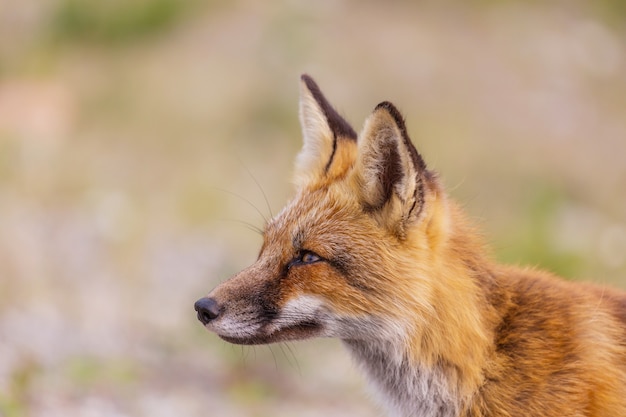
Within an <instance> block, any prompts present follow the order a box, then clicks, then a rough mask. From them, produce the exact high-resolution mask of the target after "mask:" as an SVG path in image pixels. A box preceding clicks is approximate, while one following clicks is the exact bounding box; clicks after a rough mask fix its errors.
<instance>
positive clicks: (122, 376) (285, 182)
mask: <svg viewBox="0 0 626 417" xmlns="http://www.w3.org/2000/svg"><path fill="white" fill-rule="evenodd" d="M303 72H307V73H309V74H311V75H312V76H313V77H314V78H315V79H316V80H317V82H318V83H319V84H320V86H321V88H322V90H323V91H324V92H325V93H326V95H327V96H328V98H329V99H330V100H331V102H332V103H334V105H335V106H336V107H337V108H338V109H339V110H340V112H341V113H342V114H344V115H345V116H346V117H347V118H348V120H351V121H352V123H353V125H354V126H355V128H357V130H358V129H359V128H360V126H361V125H362V123H363V120H364V119H365V117H367V115H368V114H369V112H370V111H371V110H372V109H373V108H374V106H375V105H376V104H377V103H378V102H380V101H383V100H391V101H392V102H394V103H395V104H396V105H397V106H398V107H399V108H400V109H402V111H403V112H404V114H405V115H406V118H407V123H408V128H409V132H410V135H411V136H412V138H413V141H414V142H415V143H416V145H417V147H418V149H419V150H420V152H421V153H422V154H423V156H424V157H425V159H426V161H427V163H429V165H430V166H431V167H432V168H434V169H436V170H438V171H439V172H440V173H441V175H442V177H443V179H444V181H445V183H446V185H447V188H448V190H449V192H450V194H451V195H453V196H454V197H455V198H456V199H457V200H459V201H461V202H462V203H463V204H464V206H465V207H466V208H467V210H468V211H469V213H470V214H471V216H472V217H474V218H475V219H476V221H477V222H478V224H480V225H481V227H482V228H483V230H484V232H485V235H486V236H487V238H488V240H489V241H490V242H492V243H493V250H494V255H495V256H496V257H497V258H498V259H500V260H501V261H503V262H510V263H520V264H531V265H536V266H540V267H542V268H546V269H549V270H552V271H554V272H556V273H559V274H562V275H564V276H566V277H567V278H569V279H586V280H592V281H595V282H598V283H602V284H610V285H614V286H618V287H621V288H626V3H625V2H623V1H622V0H615V1H613V0H593V1H592V0H589V1H582V0H579V1H577V0H572V1H544V2H538V1H521V0H520V1H514V0H508V1H489V0H471V1H461V0H457V1H455V0H447V1H442V2H435V1H430V2H429V1H426V2H411V1H390V2H385V3H384V4H383V2H375V1H357V0H340V1H333V0H321V1H315V2H313V1H304V0H284V1H275V2H258V1H253V0H237V1H220V0H214V1H200V0H188V1H184V2H183V1H178V0H136V1H132V2H129V1H123V0H110V1H105V0H47V1H36V0H0V416H4V417H30V416H46V417H52V416H87V417H91V416H150V417H160V416H164V417H165V416H191V417H193V416H201V415H207V414H209V415H216V416H234V417H237V416H254V417H263V416H268V417H281V416H305V417H306V416H321V415H324V416H327V417H331V416H347V415H349V416H353V415H354V416H363V417H373V416H378V415H380V411H379V410H377V409H376V407H375V406H374V405H373V402H372V401H370V399H369V397H368V394H367V393H366V390H365V388H364V385H365V384H364V383H363V378H361V376H360V375H359V373H358V370H356V369H355V367H354V366H353V364H352V363H351V361H350V358H349V357H348V355H347V353H346V352H345V351H344V350H343V349H342V347H341V344H340V342H338V341H335V340H316V341H306V342H299V343H290V344H282V345H273V346H270V347H263V346H261V347H255V348H249V347H245V348H242V347H238V346H232V345H229V344H227V343H225V342H222V341H221V340H219V339H218V338H217V337H216V336H214V335H212V334H209V333H207V332H206V331H205V330H204V329H203V328H202V326H201V325H200V324H199V323H198V322H197V321H196V318H195V312H194V311H193V303H194V301H195V300H196V299H198V298H200V297H201V296H203V295H204V294H206V293H207V292H208V291H209V290H210V289H211V288H212V287H213V286H214V285H216V284H217V283H219V282H220V281H222V280H224V279H226V278H227V277H229V276H230V275H232V274H233V273H235V272H237V271H238V270H239V269H241V268H243V267H244V266H246V265H248V264H250V263H251V262H253V261H254V259H255V258H256V254H257V251H258V248H259V245H260V242H261V239H260V236H259V235H258V234H257V233H255V232H253V231H251V230H250V229H251V228H252V226H256V227H262V226H263V223H264V220H263V217H264V216H265V217H267V216H269V215H270V212H273V213H276V212H278V210H279V209H280V208H281V207H282V206H283V205H284V204H285V202H286V201H287V200H288V198H289V196H290V195H291V192H292V189H291V185H290V177H291V173H292V164H293V159H294V156H295V154H296V153H297V151H298V150H299V148H300V145H301V137H300V128H299V125H298V118H297V106H298V88H299V75H300V74H301V73H303ZM265 199H267V203H266V201H265ZM268 206H269V207H268Z"/></svg>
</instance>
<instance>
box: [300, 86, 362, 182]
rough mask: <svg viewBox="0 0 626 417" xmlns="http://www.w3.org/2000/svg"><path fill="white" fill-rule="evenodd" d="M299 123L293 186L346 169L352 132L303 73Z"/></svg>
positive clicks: (352, 136)
mask: <svg viewBox="0 0 626 417" xmlns="http://www.w3.org/2000/svg"><path fill="white" fill-rule="evenodd" d="M300 124H301V126H302V136H303V142H304V144H303V147H302V150H301V151H300V153H299V154H298V157H297V159H296V175H295V182H296V185H298V186H300V187H302V186H305V185H307V184H311V183H318V182H320V181H323V180H331V179H334V178H336V177H337V176H339V175H341V174H342V173H344V172H346V171H347V168H348V166H349V165H351V164H352V160H353V159H354V157H353V156H352V154H353V149H355V148H356V137H357V135H356V132H355V131H354V129H352V127H351V126H350V124H349V123H348V122H347V121H346V120H345V119H344V118H343V117H341V116H340V115H339V113H338V112H337V111H336V110H335V109H334V108H333V107H332V106H331V105H330V103H329V102H328V100H327V99H326V97H324V95H323V94H322V92H321V90H320V88H319V87H318V85H317V84H316V83H315V81H314V80H313V78H311V77H310V76H308V75H306V74H304V75H302V76H301V84H300Z"/></svg>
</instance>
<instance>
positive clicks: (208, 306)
mask: <svg viewBox="0 0 626 417" xmlns="http://www.w3.org/2000/svg"><path fill="white" fill-rule="evenodd" d="M193 307H194V308H195V309H196V311H197V312H198V320H200V321H201V322H202V324H208V323H209V322H210V321H211V320H215V319H216V318H217V316H219V315H220V307H219V305H218V304H217V301H215V300H214V299H212V298H209V297H204V298H201V299H199V300H198V301H196V304H194V306H193Z"/></svg>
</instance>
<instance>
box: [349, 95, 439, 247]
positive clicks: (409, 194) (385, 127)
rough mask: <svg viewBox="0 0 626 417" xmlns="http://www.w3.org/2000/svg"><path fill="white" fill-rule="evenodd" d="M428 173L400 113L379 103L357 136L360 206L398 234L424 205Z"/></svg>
mask: <svg viewBox="0 0 626 417" xmlns="http://www.w3.org/2000/svg"><path fill="white" fill-rule="evenodd" d="M428 175H429V173H428V171H427V169H426V164H425V163H424V160H423V159H422V157H421V156H420V154H419V153H418V152H417V150H416V149H415V146H413V143H411V140H410V139H409V136H408V134H407V132H406V126H405V124H404V120H403V118H402V115H401V114H400V112H399V111H398V110H397V109H396V108H395V107H394V105H393V104H391V103H389V102H383V103H380V104H379V105H378V106H376V108H375V109H374V111H373V113H372V114H371V115H370V116H369V118H368V119H367V120H366V122H365V126H364V128H363V132H362V133H361V135H360V136H359V149H358V158H357V162H356V166H355V179H356V184H357V187H358V193H359V198H360V201H361V204H362V206H363V209H364V210H365V211H366V212H370V213H373V214H375V215H378V214H381V215H380V216H377V217H378V218H379V219H381V221H383V220H384V222H385V223H386V226H388V227H390V228H391V229H393V231H394V232H395V233H396V234H398V235H399V236H403V235H404V228H405V225H406V224H407V222H408V221H409V220H412V219H416V218H418V217H419V215H420V213H421V211H422V208H423V205H424V183H425V179H426V178H427V177H428Z"/></svg>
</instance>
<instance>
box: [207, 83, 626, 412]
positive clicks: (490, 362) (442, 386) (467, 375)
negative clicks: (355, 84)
mask: <svg viewBox="0 0 626 417" xmlns="http://www.w3.org/2000/svg"><path fill="white" fill-rule="evenodd" d="M302 80H303V84H302V100H301V115H300V116H301V120H302V124H303V132H304V139H305V146H304V147H303V151H302V152H301V154H300V155H299V157H298V166H297V172H296V178H297V180H296V184H297V186H298V192H297V194H296V196H295V197H294V199H293V200H292V201H291V202H290V203H289V204H288V205H287V206H286V207H285V209H283V211H282V212H281V213H280V214H279V215H278V216H276V217H275V218H274V219H272V220H271V221H270V222H269V223H268V224H267V226H266V229H265V235H264V243H263V247H262V249H261V253H260V255H259V259H258V260H257V262H256V263H255V264H254V265H252V266H251V267H249V268H248V269H246V270H244V271H242V272H240V273H239V274H237V275H236V276H235V277H233V278H231V279H230V280H228V281H226V282H225V283H223V284H221V285H220V286H218V287H217V288H216V289H214V290H213V291H212V292H211V293H210V294H209V296H208V297H206V298H203V299H201V300H199V301H198V302H197V303H196V309H197V310H198V317H199V319H200V320H201V321H202V322H203V323H204V324H205V325H206V326H207V328H208V329H209V330H212V331H214V332H216V333H217V334H218V335H219V336H221V337H222V338H224V339H225V340H227V341H230V342H233V343H242V344H256V343H272V342H280V341H284V340H293V339H303V338H308V337H313V336H324V337H339V338H341V339H342V340H343V341H344V342H345V345H346V347H347V348H348V349H349V350H350V352H351V353H352V354H353V356H354V358H355V360H356V361H357V363H359V364H360V365H361V366H362V367H363V369H364V371H365V372H366V373H367V374H368V376H369V379H370V380H371V382H372V385H374V388H375V389H376V390H377V391H378V392H379V395H380V398H381V401H382V402H383V403H384V404H386V405H387V406H388V407H389V409H390V410H391V412H392V413H394V414H393V415H397V416H403V417H409V416H468V417H469V416H476V417H478V416H482V417H487V416H529V415H533V416H586V417H591V416H606V417H609V416H611V417H612V416H623V415H626V295H624V294H623V293H622V292H618V291H616V290H610V289H605V288H598V287H594V286H592V285H588V284H574V283H570V282H566V281H564V280H562V279H560V278H557V277H554V276H552V275H550V274H548V273H545V272H541V271H536V270H532V269H519V268H513V267H508V266H502V265H498V264H495V263H494V262H492V261H491V260H490V258H489V256H488V255H487V254H486V250H485V248H484V246H483V243H482V241H481V238H480V235H479V234H478V233H477V232H476V231H475V230H474V228H473V227H472V226H471V225H470V224H469V222H468V221H467V220H466V219H465V216H464V215H463V213H462V211H461V210H460V209H459V207H458V206H457V205H455V204H454V203H453V202H452V201H450V200H449V199H448V197H447V196H446V194H445V192H444V190H443V187H442V185H441V184H440V181H439V180H438V178H437V176H436V174H435V173H433V172H431V171H429V170H428V169H427V168H426V165H425V164H424V162H423V160H422V158H421V156H420V155H419V153H418V152H417V151H416V150H415V148H414V147H413V144H412V143H411V142H410V140H409V138H408V135H407V132H406V128H405V126H404V121H403V120H402V117H401V116H400V115H399V112H398V111H397V110H396V109H395V107H393V105H391V104H390V103H386V102H385V103H381V104H380V105H379V106H377V107H376V109H375V110H374V112H373V113H372V115H371V116H370V117H369V118H368V120H367V121H366V123H365V126H364V128H363V131H362V132H361V133H360V134H359V135H358V140H357V135H356V133H354V131H353V130H352V129H351V128H350V127H349V125H348V124H347V123H346V122H345V120H343V119H342V118H341V117H340V116H339V115H338V114H337V113H336V111H334V109H332V107H330V104H328V102H327V101H326V99H325V98H324V97H323V96H322V95H321V92H320V90H319V88H318V87H317V85H315V83H314V82H313V80H312V79H311V78H310V77H308V76H303V78H302Z"/></svg>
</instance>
